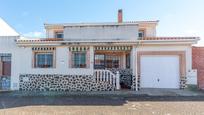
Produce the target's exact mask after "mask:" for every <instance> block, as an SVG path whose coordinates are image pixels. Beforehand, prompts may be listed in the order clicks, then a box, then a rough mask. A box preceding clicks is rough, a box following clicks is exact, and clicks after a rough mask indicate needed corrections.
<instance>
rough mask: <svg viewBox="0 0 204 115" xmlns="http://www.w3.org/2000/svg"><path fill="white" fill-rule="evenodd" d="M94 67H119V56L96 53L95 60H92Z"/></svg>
mask: <svg viewBox="0 0 204 115" xmlns="http://www.w3.org/2000/svg"><path fill="white" fill-rule="evenodd" d="M94 67H95V69H105V68H119V67H120V56H118V55H104V54H96V55H95V61H94Z"/></svg>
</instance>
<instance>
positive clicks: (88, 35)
mask: <svg viewBox="0 0 204 115" xmlns="http://www.w3.org/2000/svg"><path fill="white" fill-rule="evenodd" d="M137 37H138V27H137V25H111V26H82V27H79V26H76V27H65V29H64V38H65V39H81V40H84V39H101V40H103V39H137Z"/></svg>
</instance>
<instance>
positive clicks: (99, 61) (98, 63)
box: [94, 54, 105, 69]
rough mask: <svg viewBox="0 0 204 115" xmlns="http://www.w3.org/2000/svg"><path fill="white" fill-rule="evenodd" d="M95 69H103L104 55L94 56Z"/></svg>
mask: <svg viewBox="0 0 204 115" xmlns="http://www.w3.org/2000/svg"><path fill="white" fill-rule="evenodd" d="M94 66H95V68H96V69H100V68H105V55H104V54H96V55H95V65H94Z"/></svg>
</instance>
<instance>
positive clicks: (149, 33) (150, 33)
mask: <svg viewBox="0 0 204 115" xmlns="http://www.w3.org/2000/svg"><path fill="white" fill-rule="evenodd" d="M139 29H141V30H145V34H146V35H145V36H146V37H156V25H155V24H148V25H147V24H139Z"/></svg>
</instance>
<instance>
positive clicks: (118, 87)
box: [116, 71, 120, 90]
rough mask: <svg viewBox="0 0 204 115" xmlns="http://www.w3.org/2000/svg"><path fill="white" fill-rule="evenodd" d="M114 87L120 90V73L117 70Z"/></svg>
mask: <svg viewBox="0 0 204 115" xmlns="http://www.w3.org/2000/svg"><path fill="white" fill-rule="evenodd" d="M116 89H117V90H120V73H119V71H117V72H116Z"/></svg>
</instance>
